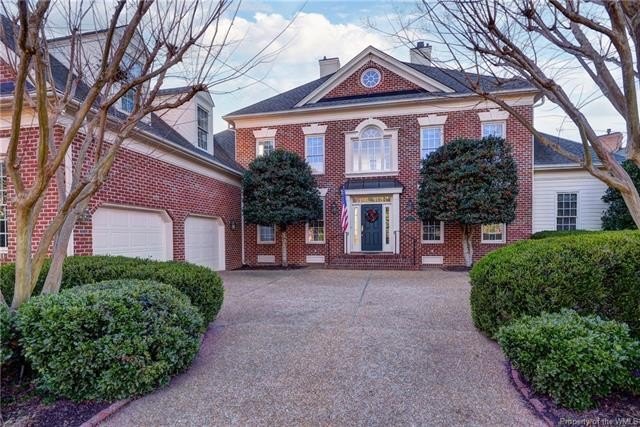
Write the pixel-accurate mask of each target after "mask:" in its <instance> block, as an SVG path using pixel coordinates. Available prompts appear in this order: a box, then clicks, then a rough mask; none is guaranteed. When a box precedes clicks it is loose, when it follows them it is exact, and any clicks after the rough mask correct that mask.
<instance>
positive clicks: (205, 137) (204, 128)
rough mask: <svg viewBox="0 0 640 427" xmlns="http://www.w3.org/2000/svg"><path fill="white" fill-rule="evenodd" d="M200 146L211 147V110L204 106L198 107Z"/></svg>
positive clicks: (203, 148)
mask: <svg viewBox="0 0 640 427" xmlns="http://www.w3.org/2000/svg"><path fill="white" fill-rule="evenodd" d="M198 148H200V149H202V150H205V151H207V149H208V148H209V112H208V111H207V110H205V109H204V108H202V107H198Z"/></svg>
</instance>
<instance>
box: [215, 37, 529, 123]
mask: <svg viewBox="0 0 640 427" xmlns="http://www.w3.org/2000/svg"><path fill="white" fill-rule="evenodd" d="M372 58H373V59H374V60H375V61H381V62H383V63H381V65H383V66H384V67H386V68H389V69H390V71H392V72H395V71H398V72H402V73H404V75H405V76H408V77H410V78H411V81H412V82H420V85H421V87H422V89H420V90H403V91H395V92H386V93H377V94H369V95H355V96H349V97H341V98H330V99H322V96H323V95H325V94H326V93H328V92H329V91H330V90H331V89H332V88H333V87H335V86H337V85H338V84H339V83H340V82H342V81H343V80H344V79H346V78H347V77H348V76H349V75H351V73H350V71H351V72H353V71H355V70H357V69H358V67H359V66H361V65H362V63H363V61H365V62H366V61H367V60H370V59H372ZM469 78H471V79H474V80H476V79H477V80H479V82H480V84H481V86H482V87H483V88H485V89H486V90H488V91H492V92H518V91H527V92H534V91H536V89H535V88H534V86H533V85H531V84H530V83H529V82H528V81H526V80H524V79H520V78H509V79H497V78H495V77H491V76H482V75H477V74H472V73H466V72H463V71H460V70H448V69H444V68H439V67H435V66H428V65H419V64H412V63H408V62H402V61H399V60H397V59H395V58H393V57H391V56H390V55H388V54H386V53H383V52H381V51H379V50H378V49H375V48H373V47H371V46H369V47H368V48H366V49H365V50H363V51H362V52H361V53H360V54H358V55H357V56H356V57H355V58H353V59H352V60H351V61H349V63H347V64H346V65H344V66H343V67H341V68H340V69H339V70H338V71H336V72H335V73H333V74H330V75H327V76H324V77H321V78H319V79H316V80H313V81H311V82H308V83H305V84H303V85H300V86H298V87H295V88H293V89H290V90H288V91H285V92H282V93H280V94H278V95H275V96H272V97H270V98H267V99H264V100H262V101H259V102H257V103H255V104H252V105H249V106H247V107H244V108H241V109H239V110H236V111H233V112H231V113H229V114H227V115H225V116H224V118H225V119H232V118H234V117H237V116H248V115H258V114H266V113H276V112H288V111H301V110H305V109H313V108H319V107H331V106H345V105H356V104H368V103H378V102H391V101H409V100H421V99H424V100H427V99H433V98H434V97H452V96H471V95H474V92H473V91H472V90H471V88H470V87H469V86H468V83H467V79H469Z"/></svg>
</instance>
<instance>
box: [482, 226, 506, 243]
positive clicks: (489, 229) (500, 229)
mask: <svg viewBox="0 0 640 427" xmlns="http://www.w3.org/2000/svg"><path fill="white" fill-rule="evenodd" d="M504 229H505V226H504V224H483V225H482V227H481V233H482V243H504V241H505V233H504Z"/></svg>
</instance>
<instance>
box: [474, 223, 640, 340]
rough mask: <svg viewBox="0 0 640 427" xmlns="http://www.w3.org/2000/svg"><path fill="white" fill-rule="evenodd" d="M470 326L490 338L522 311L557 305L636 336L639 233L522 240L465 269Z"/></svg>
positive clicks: (639, 328) (638, 322) (540, 310)
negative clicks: (614, 323)
mask: <svg viewBox="0 0 640 427" xmlns="http://www.w3.org/2000/svg"><path fill="white" fill-rule="evenodd" d="M471 285H472V287H471V309H472V316H473V321H474V323H475V325H476V326H477V327H478V328H479V329H480V330H482V331H484V332H485V333H487V334H488V335H490V336H493V335H495V333H496V332H497V331H498V329H499V328H500V326H502V325H504V324H506V323H508V322H510V321H512V320H514V319H517V318H519V317H521V316H523V315H533V316H535V315H539V314H541V313H543V312H556V311H559V310H561V309H562V308H568V309H574V310H576V311H577V312H578V313H582V314H599V315H601V316H603V317H605V318H608V319H612V320H618V321H621V322H625V323H627V324H628V325H629V327H630V328H631V331H632V334H634V335H636V336H638V335H640V231H611V232H600V233H588V234H578V235H568V236H562V237H555V238H550V239H541V240H527V241H521V242H518V243H515V244H513V245H510V246H506V247H504V248H501V249H498V250H496V251H494V252H492V253H490V254H488V255H487V256H485V257H484V258H482V259H481V260H480V261H478V263H477V264H476V265H475V266H474V267H473V269H472V270H471Z"/></svg>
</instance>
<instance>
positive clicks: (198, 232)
mask: <svg viewBox="0 0 640 427" xmlns="http://www.w3.org/2000/svg"><path fill="white" fill-rule="evenodd" d="M184 252H185V253H184V257H185V260H186V261H188V262H191V263H193V264H198V265H202V266H205V267H209V268H211V269H212V270H224V269H225V262H224V225H223V223H222V220H220V219H214V218H204V217H198V216H189V217H187V219H186V220H185V222H184Z"/></svg>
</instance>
